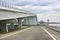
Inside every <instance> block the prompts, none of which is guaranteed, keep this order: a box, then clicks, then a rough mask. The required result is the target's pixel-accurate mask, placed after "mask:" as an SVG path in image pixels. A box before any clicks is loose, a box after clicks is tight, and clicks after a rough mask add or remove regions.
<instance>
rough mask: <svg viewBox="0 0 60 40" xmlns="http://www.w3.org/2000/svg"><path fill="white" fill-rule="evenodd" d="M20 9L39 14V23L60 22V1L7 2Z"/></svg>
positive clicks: (17, 0) (23, 0) (21, 0)
mask: <svg viewBox="0 0 60 40" xmlns="http://www.w3.org/2000/svg"><path fill="white" fill-rule="evenodd" d="M6 2H8V3H11V4H12V5H15V6H18V8H20V9H23V10H27V11H30V12H32V13H36V14H37V18H38V21H41V20H43V21H47V19H49V20H50V21H52V22H60V0H7V1H6Z"/></svg>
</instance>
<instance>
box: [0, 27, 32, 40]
mask: <svg viewBox="0 0 60 40" xmlns="http://www.w3.org/2000/svg"><path fill="white" fill-rule="evenodd" d="M31 28H32V27H30V28H27V29H23V30H19V31H17V32H13V33H7V34H4V35H2V36H0V39H3V38H6V37H9V36H12V35H15V34H18V33H20V32H24V31H26V30H28V29H31Z"/></svg>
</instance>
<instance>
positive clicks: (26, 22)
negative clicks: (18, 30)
mask: <svg viewBox="0 0 60 40" xmlns="http://www.w3.org/2000/svg"><path fill="white" fill-rule="evenodd" d="M23 25H37V18H36V17H35V16H31V17H26V18H25V19H24V22H23Z"/></svg>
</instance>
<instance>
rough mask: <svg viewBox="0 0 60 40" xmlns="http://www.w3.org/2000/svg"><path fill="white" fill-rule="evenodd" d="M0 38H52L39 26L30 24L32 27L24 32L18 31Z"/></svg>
mask: <svg viewBox="0 0 60 40" xmlns="http://www.w3.org/2000/svg"><path fill="white" fill-rule="evenodd" d="M1 40H53V38H52V37H51V36H50V35H49V34H48V33H47V32H45V31H44V30H43V29H42V28H41V26H32V28H30V29H28V30H26V31H24V32H20V33H18V34H15V35H13V36H9V37H6V38H3V39H1Z"/></svg>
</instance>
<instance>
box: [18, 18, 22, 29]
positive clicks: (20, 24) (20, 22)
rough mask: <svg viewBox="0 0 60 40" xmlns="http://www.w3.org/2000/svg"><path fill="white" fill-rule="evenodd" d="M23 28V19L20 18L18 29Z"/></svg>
mask: <svg viewBox="0 0 60 40" xmlns="http://www.w3.org/2000/svg"><path fill="white" fill-rule="evenodd" d="M21 26H22V19H21V18H19V19H18V28H19V29H21Z"/></svg>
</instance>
